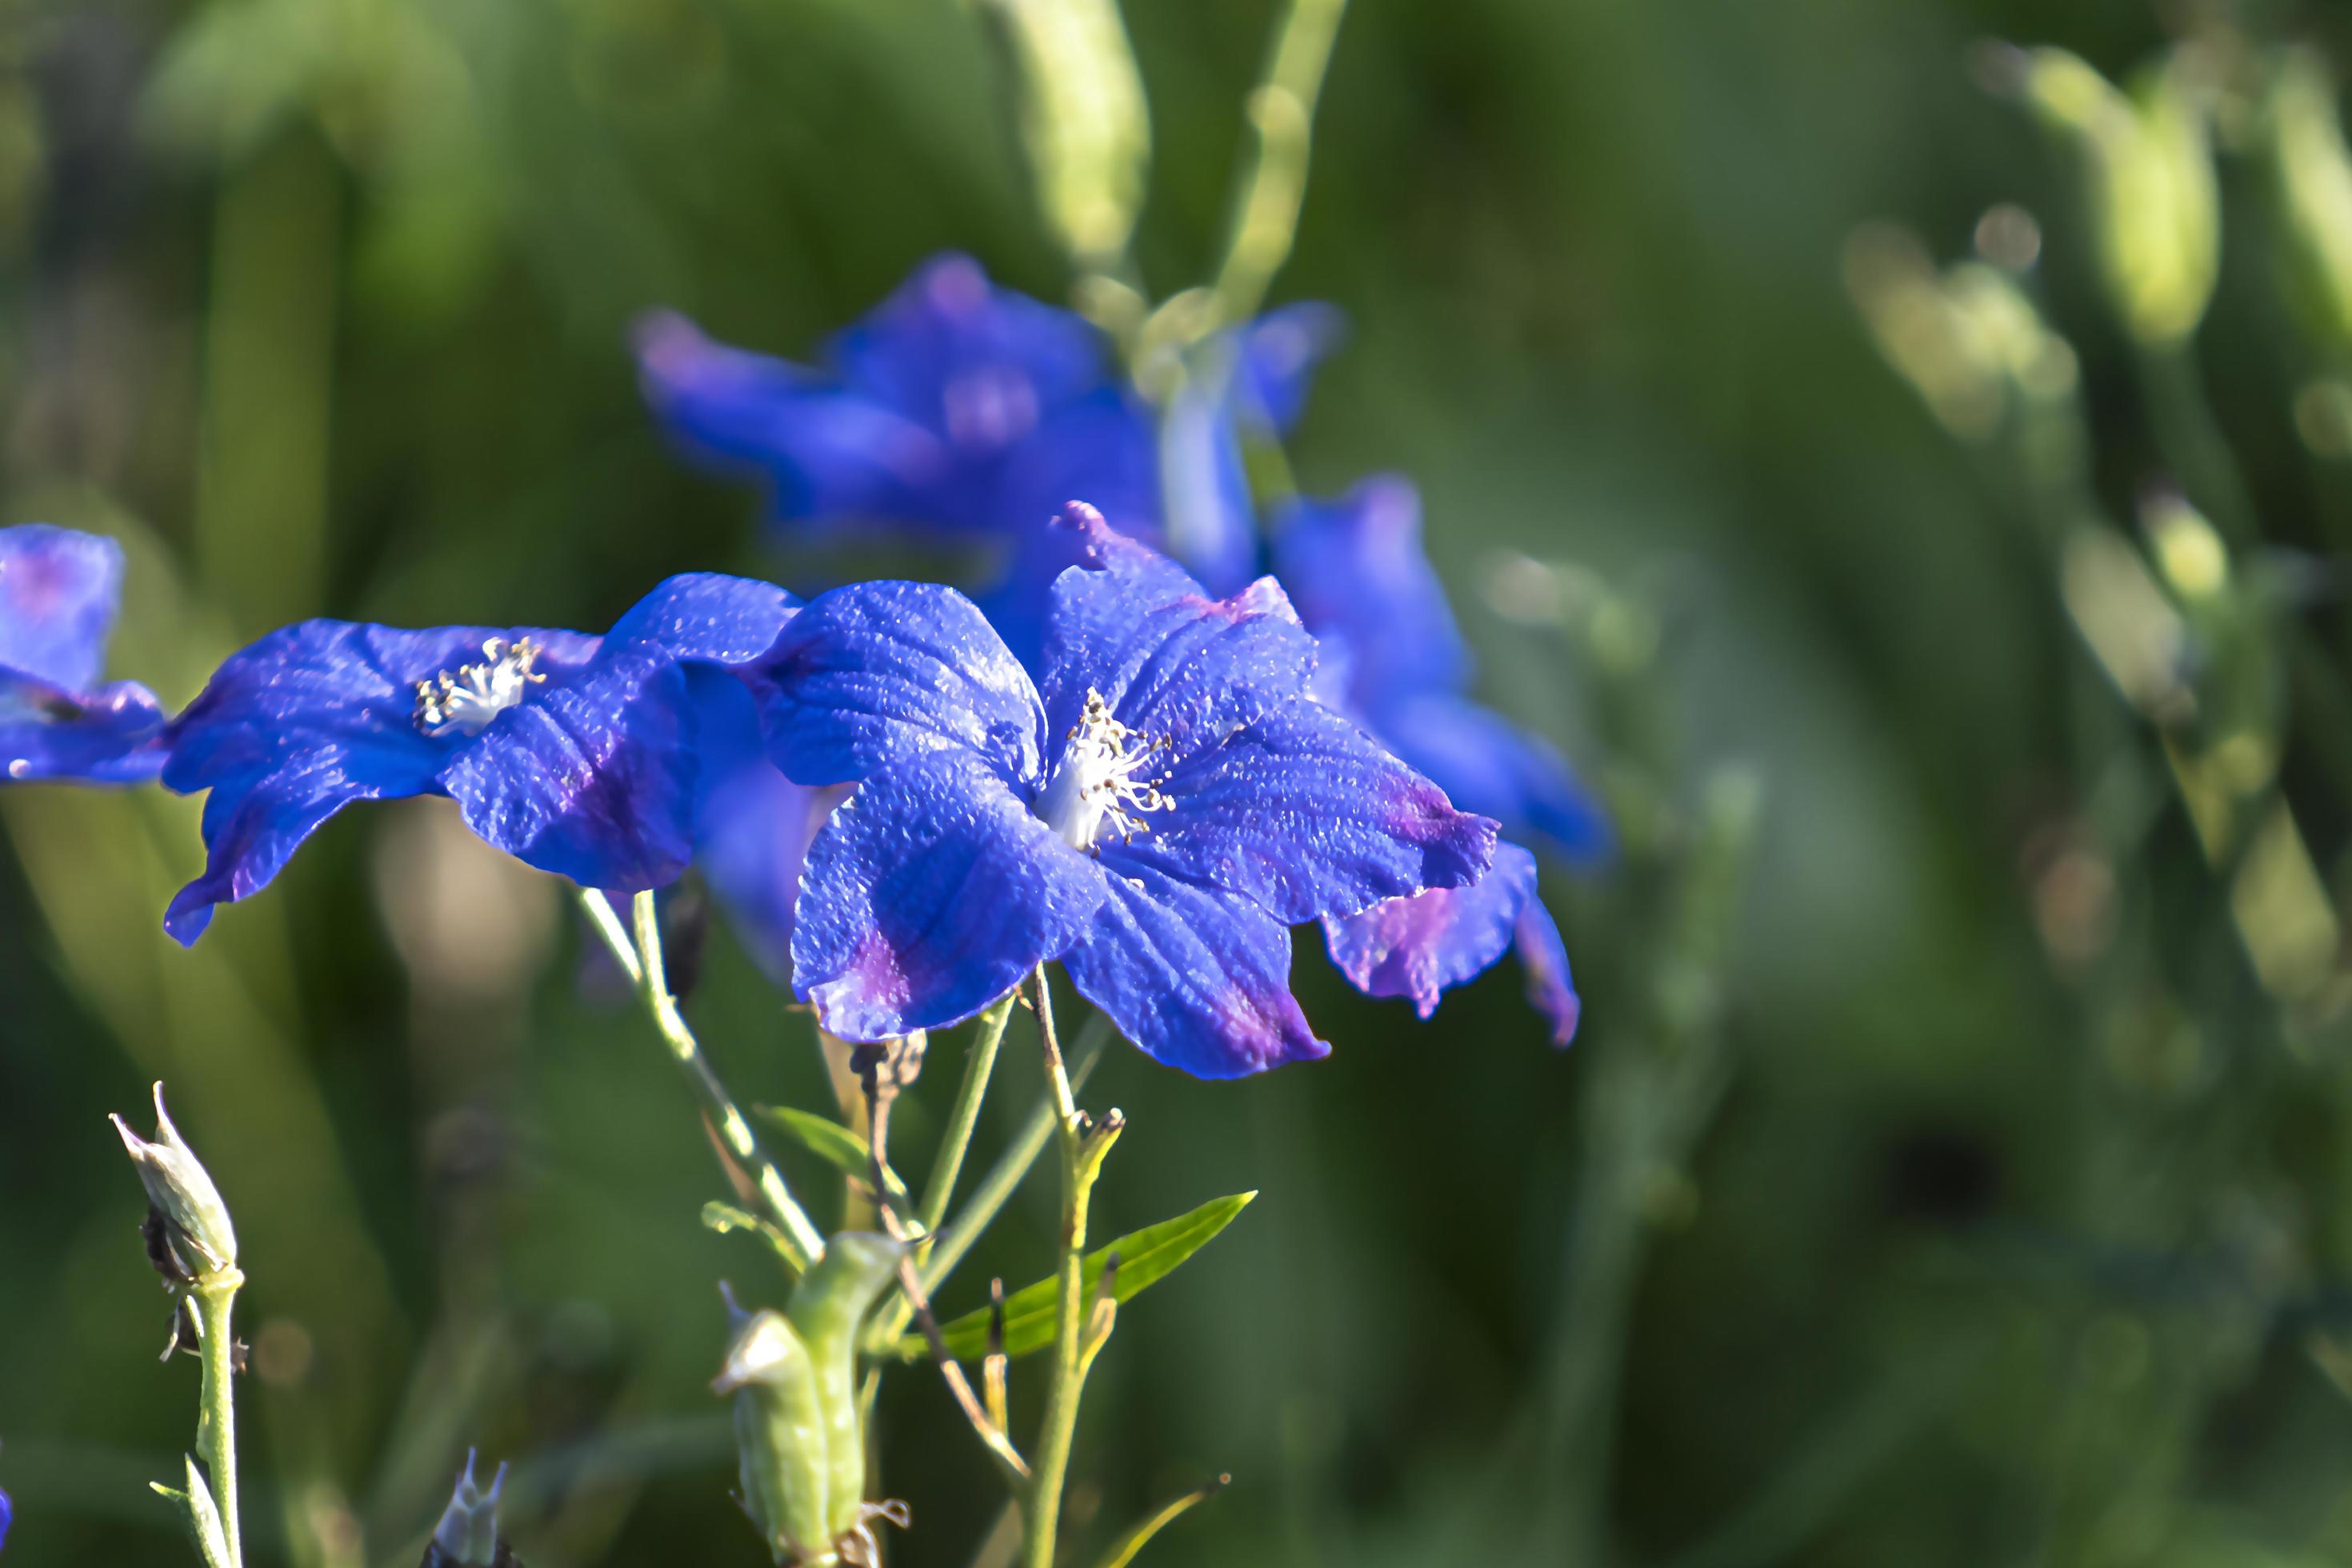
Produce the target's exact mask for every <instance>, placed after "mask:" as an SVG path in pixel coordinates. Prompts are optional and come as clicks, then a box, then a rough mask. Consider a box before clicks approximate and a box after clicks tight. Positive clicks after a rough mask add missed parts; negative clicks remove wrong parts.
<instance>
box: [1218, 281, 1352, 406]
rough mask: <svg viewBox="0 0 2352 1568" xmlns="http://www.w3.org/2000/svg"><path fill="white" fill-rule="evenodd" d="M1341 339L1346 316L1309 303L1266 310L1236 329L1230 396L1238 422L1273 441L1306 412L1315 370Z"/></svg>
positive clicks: (1346, 327) (1335, 307) (1314, 303)
mask: <svg viewBox="0 0 2352 1568" xmlns="http://www.w3.org/2000/svg"><path fill="white" fill-rule="evenodd" d="M1347 334H1348V318H1347V316H1346V314H1345V313H1344V312H1343V311H1341V310H1339V308H1338V307H1337V306H1334V305H1326V304H1321V303H1318V302H1316V301H1313V300H1309V301H1307V302H1304V303H1301V304H1297V305H1286V306H1284V307H1283V308H1282V309H1280V310H1268V311H1267V312H1266V313H1265V315H1263V316H1260V317H1259V318H1258V319H1257V320H1256V321H1252V322H1251V323H1250V324H1249V325H1248V326H1246V327H1244V328H1242V329H1241V331H1240V333H1239V334H1238V335H1239V337H1240V341H1241V357H1240V363H1239V364H1238V366H1237V367H1236V371H1235V381H1236V383H1237V385H1236V389H1235V390H1236V394H1237V402H1238V404H1239V406H1240V410H1241V412H1242V414H1243V416H1244V417H1245V418H1249V419H1252V420H1255V421H1260V422H1263V423H1264V424H1265V426H1268V427H1269V428H1270V429H1272V430H1273V431H1274V432H1275V433H1276V434H1277V435H1279V434H1281V433H1284V432H1286V431H1287V430H1289V428H1290V427H1291V426H1293V425H1296V424H1297V422H1298V416H1299V415H1300V413H1301V412H1303V411H1304V409H1305V408H1306V406H1307V386H1308V385H1309V384H1310V383H1311V382H1312V381H1313V380H1314V375H1315V367H1316V366H1317V365H1318V364H1320V363H1322V361H1323V359H1324V356H1325V355H1327V354H1328V353H1330V352H1331V351H1332V350H1333V349H1336V348H1338V347H1339V343H1340V342H1341V340H1343V339H1344V338H1345V337H1346V336H1347Z"/></svg>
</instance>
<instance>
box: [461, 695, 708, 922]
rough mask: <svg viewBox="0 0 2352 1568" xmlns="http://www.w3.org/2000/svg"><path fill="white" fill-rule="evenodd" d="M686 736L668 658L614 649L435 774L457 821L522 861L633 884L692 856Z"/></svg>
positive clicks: (586, 878)
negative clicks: (461, 817) (658, 659)
mask: <svg viewBox="0 0 2352 1568" xmlns="http://www.w3.org/2000/svg"><path fill="white" fill-rule="evenodd" d="M694 741H695V728H694V711H693V708H692V705H691V704H690V703H689V702H688V699H687V689H686V677H685V675H684V674H683V673H682V672H681V671H680V670H679V668H678V667H677V665H675V664H671V663H663V662H653V661H649V660H648V659H646V658H643V657H639V656H635V655H634V654H633V652H632V650H627V649H622V650H616V651H615V652H614V654H613V655H612V656H611V657H608V658H599V659H597V660H596V661H595V662H594V663H593V664H591V665H590V666H589V668H587V669H586V670H585V671H583V672H582V673H580V674H578V675H576V676H572V677H568V678H565V679H553V680H550V681H549V682H548V684H547V685H546V686H544V687H542V688H541V689H539V690H536V691H534V692H532V693H531V694H530V696H529V697H528V698H526V699H525V700H523V701H521V702H520V703H518V704H516V705H515V706H514V707H512V708H510V709H509V710H507V711H505V712H504V713H501V714H499V716H498V718H497V719H495V720H493V721H491V723H490V725H489V727H488V729H486V730H484V731H482V732H481V734H480V735H479V736H478V737H476V738H475V739H474V740H473V741H471V742H461V743H460V744H458V745H457V747H456V748H455V749H454V750H453V751H452V752H449V753H448V754H447V759H446V765H445V766H443V767H442V768H441V769H440V771H439V773H437V774H436V778H435V782H436V784H438V785H439V786H440V788H441V789H443V790H444V791H446V793H447V794H448V795H449V796H450V798H452V799H454V800H455V801H457V805H458V808H459V810H460V811H462V812H463V813H464V815H465V818H466V826H468V827H470V828H472V829H473V830H474V832H475V834H476V835H477V836H478V837H480V838H482V839H483V840H484V841H485V842H486V843H488V844H490V845H492V846H493V847H497V848H499V849H503V850H505V851H506V852H507V853H508V854H509V855H511V856H513V857H514V858H516V859H518V860H520V861H521V862H523V864H525V865H527V866H535V867H537V868H539V869H541V870H542V871H551V872H553V873H554V874H555V875H557V876H559V877H569V878H570V879H572V880H573V881H575V882H577V883H579V884H580V885H581V886H582V887H583V888H606V889H613V890H614V891H616V892H637V891H642V890H644V889H647V888H657V887H660V886H661V885H662V884H664V883H666V882H670V881H675V880H676V879H677V876H678V874H679V873H680V872H682V871H684V870H685V869H686V867H687V863H688V861H689V860H690V859H691V858H693V854H694V840H693V825H694V820H695V817H696V815H697V813H698V809H699V806H700V800H699V797H698V787H699V784H700V778H701V775H700V773H699V771H698V766H697V760H696V754H695V746H694Z"/></svg>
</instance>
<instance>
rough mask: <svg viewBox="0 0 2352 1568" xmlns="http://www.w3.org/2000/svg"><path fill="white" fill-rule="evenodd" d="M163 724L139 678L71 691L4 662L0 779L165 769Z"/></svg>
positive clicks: (94, 777) (122, 775)
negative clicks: (18, 671)
mask: <svg viewBox="0 0 2352 1568" xmlns="http://www.w3.org/2000/svg"><path fill="white" fill-rule="evenodd" d="M163 756H164V752H163V709H162V708H161V707H160V706H159V705H158V704H157V703H156V700H155V694H154V693H153V692H152V691H150V690H148V689H146V688H145V687H143V686H141V685H139V684H138V683H137V682H136V681H130V680H121V681H117V682H115V683H114V684H113V685H111V686H103V687H100V688H99V689H97V690H95V691H83V690H68V689H64V688H61V687H57V686H52V685H50V684H49V683H48V682H47V681H45V680H39V679H35V678H33V677H31V676H28V675H22V674H19V673H17V672H16V671H14V670H11V669H7V668H0V780H6V781H9V782H15V783H25V782H34V781H38V780H42V779H70V780H74V781H77V782H79V783H83V784H142V783H144V782H146V781H147V780H149V779H152V778H153V777H154V776H155V775H156V774H157V773H160V772H162V771H163Z"/></svg>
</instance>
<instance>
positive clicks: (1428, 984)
mask: <svg viewBox="0 0 2352 1568" xmlns="http://www.w3.org/2000/svg"><path fill="white" fill-rule="evenodd" d="M1274 557H1275V566H1276V574H1277V575H1278V576H1279V577H1280V579H1281V581H1282V583H1283V585H1284V586H1285V588H1286V590H1287V591H1288V592H1289V594H1290V595H1291V601H1292V603H1294V604H1295V605H1297V607H1298V613H1299V616H1300V618H1301V619H1302V620H1304V621H1305V622H1306V624H1307V629H1308V630H1310V631H1312V632H1313V633H1314V634H1315V637H1316V640H1317V641H1318V644H1319V645H1320V646H1321V649H1322V655H1323V662H1322V666H1321V668H1320V669H1319V670H1318V673H1317V689H1318V693H1319V694H1320V695H1321V696H1322V697H1323V699H1324V700H1326V701H1328V702H1329V703H1330V704H1331V705H1332V706H1333V707H1335V708H1337V709H1338V710H1339V711H1341V712H1343V713H1346V714H1348V715H1349V716H1350V717H1352V718H1354V719H1355V720H1356V721H1358V722H1359V723H1360V724H1362V725H1363V726H1364V728H1365V729H1367V730H1369V731H1371V732H1372V733H1373V734H1374V735H1377V736H1379V737H1380V738H1381V741H1382V742H1385V743H1386V744H1387V745H1388V746H1389V747H1390V748H1391V750H1393V751H1394V752H1396V753H1397V755H1398V756H1400V757H1402V759H1404V761H1405V762H1406V763H1410V764H1411V765H1412V767H1414V768H1416V769H1418V770H1419V771H1420V772H1421V773H1423V774H1425V775H1427V776H1428V777H1429V778H1431V779H1432V780H1433V781H1435V782H1436V784H1438V785H1439V787H1441V788H1442V789H1444V791H1445V794H1446V796H1447V798H1449V799H1450V800H1452V801H1453V802H1454V804H1455V805H1458V806H1460V807H1461V808H1462V809H1464V810H1465V811H1475V812H1477V813H1479V814H1480V815H1482V816H1491V817H1494V818H1495V819H1496V821H1498V822H1499V823H1501V824H1502V829H1503V833H1504V836H1505V837H1506V838H1507V839H1516V840H1518V841H1520V842H1522V843H1525V842H1536V843H1541V844H1546V845H1549V847H1552V848H1554V849H1556V850H1557V851H1559V853H1560V854H1562V855H1564V856H1566V857H1567V858H1570V859H1571V860H1578V861H1582V862H1586V863H1591V862H1592V861H1595V860H1598V859H1600V858H1602V857H1604V856H1605V855H1606V854H1607V853H1608V852H1609V849H1610V847H1611V842H1612V836H1611V832H1610V827H1609V821H1608V818H1607V816H1605V815H1603V813H1602V812H1601V807H1600V805H1599V803H1598V802H1596V801H1595V800H1594V799H1593V798H1592V796H1591V794H1590V793H1589V792H1587V791H1586V790H1585V788H1584V787H1583V785H1582V784H1580V783H1579V782H1578V781H1577V779H1576V776H1575V774H1574V773H1571V772H1570V770H1569V766H1568V763H1567V761H1566V759H1564V758H1563V757H1561V756H1560V755H1559V752H1556V751H1555V750H1553V749H1552V748H1551V747H1550V746H1549V745H1547V744H1546V743H1544V742H1542V741H1540V740H1538V739H1537V738H1535V737H1534V736H1531V735H1529V734H1528V733H1526V732H1525V731H1521V730H1519V729H1517V727H1516V726H1514V725H1512V724H1511V723H1510V722H1509V721H1507V720H1505V719H1503V718H1502V717H1501V716H1500V715H1498V714H1496V713H1494V712H1492V711H1490V710H1487V709H1485V708H1482V707H1480V706H1478V705H1477V704H1476V703H1475V702H1473V701H1472V700H1470V697H1469V688H1470V681H1471V677H1472V673H1473V668H1472V663H1471V658H1470V650H1469V647H1468V646H1467V645H1466V644H1465V642H1464V641H1463V638H1462V634H1461V630H1460V628H1459V627H1458V626H1456V625H1455V623H1454V612H1453V609H1452V607H1451V606H1450V605H1448V604H1447V603H1446V597H1445V588H1444V584H1443V583H1441V582H1440V581H1439V580H1438V576H1437V573H1436V570H1435V569H1434V568H1433V566H1431V564H1430V563H1429V557H1428V555H1427V554H1426V553H1425V552H1423V548H1422V537H1421V499H1420V497H1419V495H1418V494H1417V493H1415V491H1414V489H1413V488H1412V485H1411V484H1410V483H1408V482H1407V481H1405V480H1403V479H1393V478H1382V479H1370V480H1368V481H1366V482H1365V483H1363V484H1361V485H1360V486H1358V487H1357V488H1356V489H1353V490H1351V491H1349V493H1348V494H1347V495H1346V496H1345V497H1343V498H1341V499H1340V500H1337V501H1331V502H1308V501H1301V502H1297V503H1295V504H1293V505H1292V506H1291V507H1290V508H1288V509H1287V510H1286V512H1285V513H1284V515H1283V516H1282V517H1281V518H1280V519H1279V520H1278V521H1277V526H1276V533H1275V543H1274ZM1408 904H1409V907H1406V908H1387V907H1384V908H1377V909H1373V910H1365V911H1363V912H1362V913H1360V914H1357V915H1353V916H1342V917H1339V918H1336V919H1326V920H1325V921H1324V931H1325V937H1326V940H1327V942H1328V943H1329V946H1330V949H1331V956H1332V959H1333V960H1334V962H1336V963H1338V964H1339V967H1340V968H1341V969H1342V970H1344V971H1345V972H1346V973H1347V974H1348V977H1349V979H1350V980H1352V981H1354V982H1355V984H1357V986H1358V987H1359V988H1360V989H1361V990H1363V991H1365V992H1366V993H1368V994H1371V995H1375V996H1406V997H1410V998H1412V1001H1413V1004H1414V1005H1415V1006H1416V1007H1417V1008H1418V1009H1419V1010H1420V1012H1421V1015H1422V1016H1423V1017H1427V1016H1429V1014H1430V1013H1431V1011H1432V1010H1433V1009H1434V1008H1435V1007H1436V1005H1437V999H1438V994H1439V993H1440V992H1442V991H1443V990H1444V989H1445V988H1446V987H1447V986H1450V985H1453V984H1458V983H1459V982H1461V981H1465V980H1467V979H1469V978H1471V977H1472V976H1474V975H1475V974H1478V973H1482V972H1483V971H1485V970H1486V968H1487V966H1489V965H1490V964H1492V963H1494V962H1495V961H1496V959H1498V958H1500V957H1501V956H1502V955H1503V953H1504V952H1506V951H1507V950H1509V949H1511V948H1513V947H1514V946H1516V948H1517V951H1518V954H1519V958H1520V962H1521V964H1522V966H1523V967H1524V968H1525V970H1526V972H1527V976H1528V994H1529V998H1530V1000H1531V1001H1533V1002H1534V1003H1535V1005H1537V1007H1538V1009H1539V1010H1540V1011H1541V1012H1542V1013H1543V1014H1544V1016H1546V1018H1547V1019H1549V1022H1550V1024H1551V1026H1552V1037H1553V1039H1554V1041H1555V1042H1556V1043H1558V1044H1560V1045H1566V1044H1567V1043H1568V1041H1569V1038H1570V1037H1571V1036H1572V1035H1573V1034H1574V1033H1575V1030H1576V1016H1577V998H1576V993H1575V990H1574V989H1573V987H1572V985H1571V983H1570V978H1569V971H1568V955H1567V952H1566V951H1565V950H1564V949H1563V947H1562V945H1561V943H1560V940H1559V929H1558V928H1557V927H1556V926H1555V925H1554V924H1553V923H1552V920H1551V917H1550V915H1549V913H1548V912H1547V911H1546V910H1544V907H1543V905H1542V903H1541V901H1540V900H1538V897H1537V889H1536V866H1535V859H1534V858H1533V857H1532V856H1530V855H1528V854H1527V853H1526V851H1525V850H1523V849H1519V848H1517V847H1514V846H1512V845H1510V844H1506V846H1505V848H1504V850H1503V851H1500V852H1498V853H1497V854H1496V858H1495V865H1494V868H1493V869H1492V870H1490V871H1489V872H1488V873H1487V875H1486V877H1485V878H1484V879H1481V880H1480V881H1479V882H1478V883H1477V884H1476V885H1475V886H1473V887H1470V888H1465V889H1446V890H1440V891H1434V892H1430V893H1425V894H1423V895H1421V896H1420V897H1418V898H1416V899H1413V900H1408Z"/></svg>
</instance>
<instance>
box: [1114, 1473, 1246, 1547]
mask: <svg viewBox="0 0 2352 1568" xmlns="http://www.w3.org/2000/svg"><path fill="white" fill-rule="evenodd" d="M1233 1480H1234V1478H1233V1477H1231V1476H1219V1477H1218V1478H1217V1479H1215V1480H1213V1481H1211V1482H1210V1483H1209V1484H1208V1485H1207V1486H1205V1487H1201V1488H1199V1489H1195V1490H1192V1491H1189V1492H1186V1493H1185V1494H1184V1495H1183V1496H1182V1497H1180V1498H1178V1499H1177V1500H1175V1501H1173V1502H1171V1503H1170V1504H1169V1505H1168V1506H1167V1507H1165V1508H1163V1509H1161V1510H1160V1511H1159V1512H1158V1513H1155V1514H1153V1515H1152V1516H1151V1517H1150V1519H1147V1520H1145V1521H1143V1522H1142V1523H1141V1524H1139V1525H1137V1526H1136V1527H1135V1528H1134V1529H1133V1530H1130V1531H1128V1532H1127V1533H1126V1534H1125V1535H1122V1536H1120V1537H1119V1538H1118V1544H1117V1545H1116V1546H1113V1547H1112V1548H1111V1549H1110V1555H1108V1557H1105V1558H1104V1559H1103V1560H1102V1562H1101V1563H1100V1564H1099V1568H1127V1565H1128V1564H1129V1563H1132V1562H1134V1561H1135V1554H1136V1553H1137V1552H1140V1551H1142V1550H1143V1549H1144V1547H1146V1546H1148V1545H1150V1542H1151V1538H1152V1537H1153V1536H1155V1535H1157V1534H1159V1533H1160V1531H1163V1530H1165V1529H1167V1528H1168V1527H1169V1526H1170V1525H1171V1524H1173V1523H1175V1522H1176V1521H1178V1520H1179V1519H1181V1518H1182V1517H1183V1516H1184V1515H1185V1514H1187V1513H1189V1512H1191V1511H1192V1509H1193V1508H1194V1507H1196V1506H1197V1505H1199V1504H1201V1503H1203V1502H1206V1501H1208V1500H1209V1499H1211V1498H1213V1497H1214V1496H1216V1495H1217V1494H1218V1493H1219V1492H1221V1491H1223V1490H1224V1489H1226V1488H1227V1487H1229V1486H1231V1485H1232V1484H1233Z"/></svg>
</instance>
